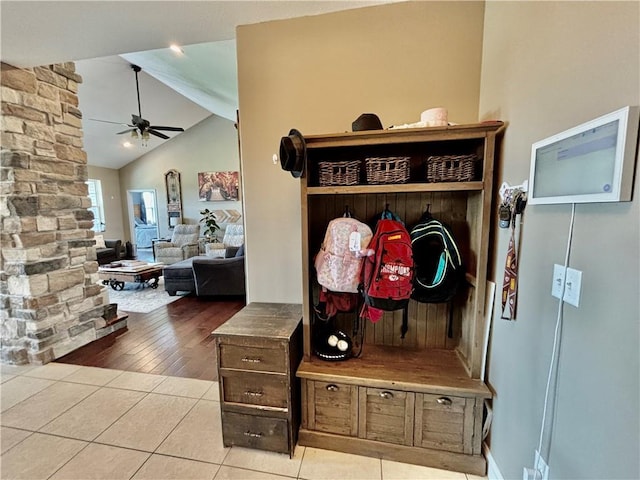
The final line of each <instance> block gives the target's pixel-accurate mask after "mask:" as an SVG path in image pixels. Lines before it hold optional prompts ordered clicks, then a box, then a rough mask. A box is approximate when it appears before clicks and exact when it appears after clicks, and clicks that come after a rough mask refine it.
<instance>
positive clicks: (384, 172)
mask: <svg viewBox="0 0 640 480" xmlns="http://www.w3.org/2000/svg"><path fill="white" fill-rule="evenodd" d="M365 163H366V166H367V183H370V184H374V185H375V184H385V183H406V182H407V180H409V157H372V158H367V159H366V160H365Z"/></svg>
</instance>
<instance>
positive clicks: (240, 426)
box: [222, 410, 289, 453]
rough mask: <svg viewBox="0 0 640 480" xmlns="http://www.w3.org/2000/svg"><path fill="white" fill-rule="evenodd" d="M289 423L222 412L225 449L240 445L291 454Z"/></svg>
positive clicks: (276, 419) (278, 419)
mask: <svg viewBox="0 0 640 480" xmlns="http://www.w3.org/2000/svg"><path fill="white" fill-rule="evenodd" d="M287 427H288V422H287V420H286V419H283V418H271V417H258V416H254V415H243V414H240V413H232V412H225V411H224V410H223V411H222V435H223V439H224V445H225V447H230V446H232V445H238V446H241V447H249V448H258V449H260V450H270V451H272V452H282V453H289V434H288V428H287Z"/></svg>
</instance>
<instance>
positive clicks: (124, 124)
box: [89, 118, 133, 127]
mask: <svg viewBox="0 0 640 480" xmlns="http://www.w3.org/2000/svg"><path fill="white" fill-rule="evenodd" d="M89 120H91V121H94V122H102V123H113V124H114V125H123V126H125V127H133V125H129V124H128V123H123V122H111V121H109V120H99V119H97V118H90V119H89Z"/></svg>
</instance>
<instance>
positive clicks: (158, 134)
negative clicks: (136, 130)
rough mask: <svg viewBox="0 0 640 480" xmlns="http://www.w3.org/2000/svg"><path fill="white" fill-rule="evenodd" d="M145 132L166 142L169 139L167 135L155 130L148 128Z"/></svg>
mask: <svg viewBox="0 0 640 480" xmlns="http://www.w3.org/2000/svg"><path fill="white" fill-rule="evenodd" d="M147 132H149V133H150V134H151V135H155V136H156V137H160V138H163V139H165V140H167V139H168V138H169V137H168V136H167V135H165V134H164V133H160V132H156V131H155V130H153V129H151V128H148V129H147Z"/></svg>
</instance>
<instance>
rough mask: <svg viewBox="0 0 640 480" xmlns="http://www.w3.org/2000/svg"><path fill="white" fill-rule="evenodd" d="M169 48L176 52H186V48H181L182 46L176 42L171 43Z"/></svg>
mask: <svg viewBox="0 0 640 480" xmlns="http://www.w3.org/2000/svg"><path fill="white" fill-rule="evenodd" d="M169 48H170V49H171V50H172V51H174V52H175V53H179V54H181V55H182V54H183V53H184V50H182V48H180V46H179V45H176V44H175V43H172V44H171V45H169Z"/></svg>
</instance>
